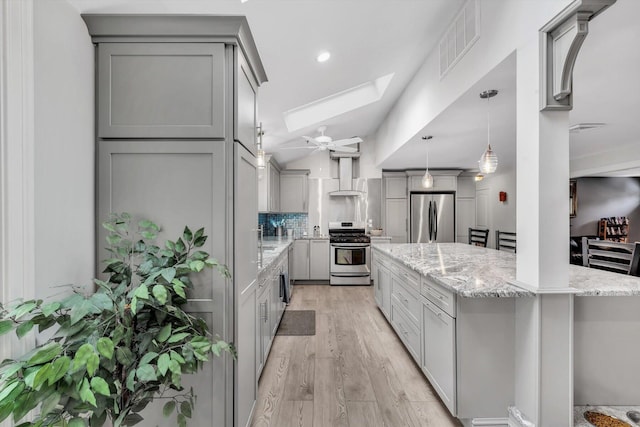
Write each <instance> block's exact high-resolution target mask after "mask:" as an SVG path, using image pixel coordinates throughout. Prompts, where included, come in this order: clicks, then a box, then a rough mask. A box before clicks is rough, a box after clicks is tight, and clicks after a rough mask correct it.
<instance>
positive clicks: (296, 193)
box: [280, 173, 309, 212]
mask: <svg viewBox="0 0 640 427" xmlns="http://www.w3.org/2000/svg"><path fill="white" fill-rule="evenodd" d="M308 191H309V189H308V180H307V174H306V173H305V174H288V173H287V174H285V173H283V174H282V175H280V211H281V212H307V209H308V207H307V206H308V204H307V193H308Z"/></svg>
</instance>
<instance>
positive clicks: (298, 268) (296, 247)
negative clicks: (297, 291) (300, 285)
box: [293, 240, 309, 280]
mask: <svg viewBox="0 0 640 427" xmlns="http://www.w3.org/2000/svg"><path fill="white" fill-rule="evenodd" d="M293 259H294V260H295V264H294V267H293V277H294V280H309V240H296V241H295V242H294V244H293Z"/></svg>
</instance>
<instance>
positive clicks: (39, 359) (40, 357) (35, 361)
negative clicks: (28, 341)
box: [26, 342, 62, 366]
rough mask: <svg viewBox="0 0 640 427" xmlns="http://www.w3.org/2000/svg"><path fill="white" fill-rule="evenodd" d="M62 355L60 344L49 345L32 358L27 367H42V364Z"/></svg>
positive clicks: (51, 343)
mask: <svg viewBox="0 0 640 427" xmlns="http://www.w3.org/2000/svg"><path fill="white" fill-rule="evenodd" d="M60 353H62V346H61V345H60V344H58V343H57V342H50V343H47V344H45V345H43V346H42V347H40V348H39V349H38V351H37V352H36V353H35V354H34V355H33V356H31V358H30V359H29V360H28V361H27V365H26V366H34V365H40V364H41V363H45V362H49V361H50V360H52V359H53V358H54V357H56V356H57V355H59V354H60Z"/></svg>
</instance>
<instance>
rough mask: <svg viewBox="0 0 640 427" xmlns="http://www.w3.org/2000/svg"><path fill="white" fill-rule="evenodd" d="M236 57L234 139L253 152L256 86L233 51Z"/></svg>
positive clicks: (242, 60) (240, 59)
mask: <svg viewBox="0 0 640 427" xmlns="http://www.w3.org/2000/svg"><path fill="white" fill-rule="evenodd" d="M235 54H236V55H238V61H237V64H238V68H237V78H236V82H237V87H236V96H237V99H236V104H235V107H236V108H235V112H236V120H235V123H234V124H235V129H234V137H235V139H236V140H237V141H239V142H240V143H241V144H242V145H244V146H245V147H246V148H247V149H249V150H250V151H252V152H253V151H254V149H255V145H256V138H257V135H258V133H257V123H256V113H257V108H258V105H257V91H258V85H257V84H256V83H255V81H254V79H253V75H252V74H251V70H250V69H249V65H248V64H247V62H246V61H245V59H244V57H243V56H242V53H240V52H239V49H236V50H235Z"/></svg>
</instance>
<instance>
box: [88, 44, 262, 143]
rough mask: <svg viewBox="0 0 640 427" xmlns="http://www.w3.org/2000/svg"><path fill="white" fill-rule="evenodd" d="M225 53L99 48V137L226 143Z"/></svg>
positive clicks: (219, 48)
mask: <svg viewBox="0 0 640 427" xmlns="http://www.w3.org/2000/svg"><path fill="white" fill-rule="evenodd" d="M224 53H225V47H224V44H223V43H101V44H100V49H99V50H98V136H99V137H101V138H208V139H213V138H224V136H225V128H224V117H225V115H224V102H225V98H224V84H225V75H224V63H225V61H224ZM186 70H188V73H187V72H186ZM254 104H255V103H254ZM254 110H255V109H254ZM254 115H255V114H254Z"/></svg>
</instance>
